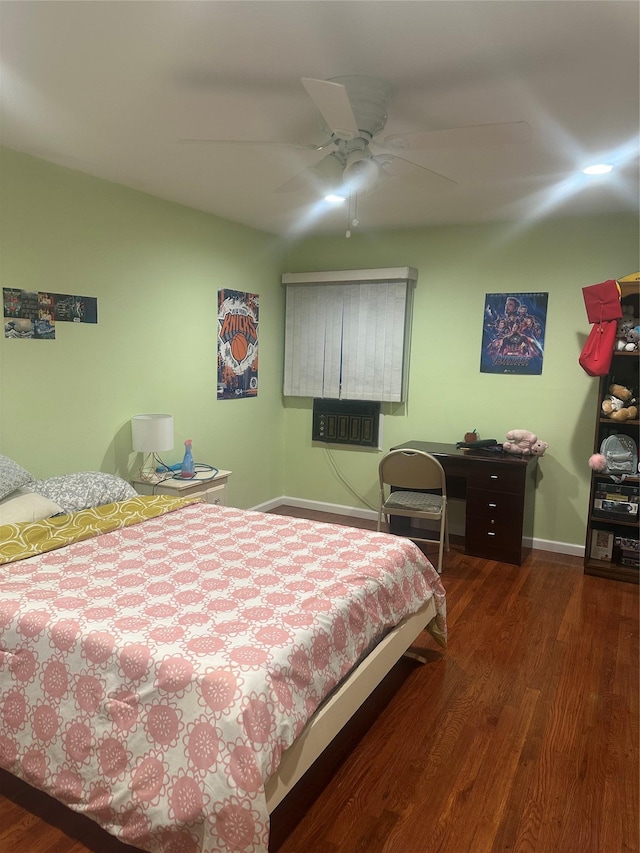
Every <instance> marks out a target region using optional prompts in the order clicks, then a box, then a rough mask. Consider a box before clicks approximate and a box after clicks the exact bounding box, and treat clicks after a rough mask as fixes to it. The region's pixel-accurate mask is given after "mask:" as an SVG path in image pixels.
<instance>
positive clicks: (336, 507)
mask: <svg viewBox="0 0 640 853" xmlns="http://www.w3.org/2000/svg"><path fill="white" fill-rule="evenodd" d="M278 506H295V507H298V508H299V509H310V510H314V511H315V512H331V513H333V514H334V515H351V516H353V517H354V518H367V519H369V520H373V521H377V518H378V513H377V512H375V511H374V510H372V509H361V508H358V507H353V506H343V505H342V504H329V503H323V502H322V501H308V500H304V499H303V498H291V497H288V496H287V495H283V496H282V497H279V498H273V500H270V501H265V502H264V503H261V504H258V506H254V507H251V509H254V510H257V511H259V512H267V511H268V510H270V509H275V508H276V507H278ZM450 532H451V533H452V534H453V535H454V536H456V535H458V536H462V535H464V530H463V529H462V528H461V529H459V530H456V529H454V527H453V526H452V527H451V530H450ZM524 542H525V545H526V546H527V547H529V548H535V549H536V550H538V551H551V552H553V553H554V554H569V555H571V556H574V557H584V545H575V544H573V543H571V542H554V541H552V540H550V539H525V540H524Z"/></svg>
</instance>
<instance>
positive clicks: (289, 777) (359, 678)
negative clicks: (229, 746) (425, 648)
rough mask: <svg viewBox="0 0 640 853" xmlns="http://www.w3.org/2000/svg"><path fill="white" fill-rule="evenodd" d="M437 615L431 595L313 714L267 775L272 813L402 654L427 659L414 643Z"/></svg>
mask: <svg viewBox="0 0 640 853" xmlns="http://www.w3.org/2000/svg"><path fill="white" fill-rule="evenodd" d="M435 615H436V604H435V598H434V597H433V596H432V597H431V598H430V599H429V601H427V602H426V604H424V605H423V606H422V607H421V608H420V610H418V611H417V613H414V614H413V615H411V616H407V617H406V618H405V619H403V621H402V622H400V624H399V625H397V626H396V627H395V628H393V629H392V630H391V631H390V632H389V633H388V634H387V635H386V636H385V637H384V639H383V640H381V642H380V643H378V645H377V646H376V647H375V648H374V649H373V651H372V652H370V654H369V655H367V657H366V658H364V660H362V661H361V662H360V664H359V665H358V667H357V668H356V669H355V670H353V672H352V673H351V674H350V675H349V676H347V678H346V679H345V680H344V681H343V682H342V684H341V685H340V687H339V688H338V689H337V690H336V691H335V692H334V693H333V694H332V695H331V697H330V698H329V699H328V700H327V701H326V702H325V703H324V704H323V705H322V706H321V707H320V709H319V710H318V711H317V712H316V713H315V714H314V715H313V717H312V718H311V719H310V720H309V722H308V723H307V725H306V726H305V727H304V729H303V730H302V732H301V733H300V735H299V736H298V737H297V738H296V739H295V741H294V742H293V743H292V744H291V746H290V747H289V748H288V749H287V750H286V751H285V752H284V753H283V754H282V759H281V761H280V765H279V767H278V769H277V771H276V772H275V773H274V774H273V776H270V777H269V779H267V782H266V784H265V793H266V797H267V808H268V810H269V813H272V812H273V811H274V809H275V808H276V806H278V805H279V803H280V802H282V800H283V799H284V798H285V797H286V796H287V794H288V793H289V792H290V791H291V790H292V789H293V787H294V786H295V784H296V783H297V782H298V781H299V780H300V779H301V778H302V776H303V775H304V774H305V773H306V771H307V770H308V769H309V768H310V767H311V765H312V764H313V762H314V761H315V760H316V758H318V757H319V756H320V755H321V753H322V752H323V751H324V750H325V748H326V747H327V746H328V745H329V744H330V743H331V741H332V740H333V739H334V738H335V736H336V735H337V734H338V732H339V731H340V730H341V729H342V727H343V726H344V725H345V723H347V722H348V720H350V719H351V717H352V716H353V715H354V714H355V712H356V711H357V710H358V708H360V706H361V705H362V703H363V702H364V701H365V699H367V697H368V696H369V695H370V694H371V693H372V692H373V691H374V690H375V688H376V687H377V686H378V684H380V682H381V681H382V680H383V679H384V677H385V676H386V675H387V674H388V673H389V671H390V669H391V668H392V667H393V666H394V664H396V663H397V662H398V661H399V660H400V658H401V657H403V655H407V654H408V655H410V656H411V657H413V658H415V659H417V660H421V661H423V662H424V658H423V657H421V656H420V654H419V653H414V652H413V651H412V650H411V644H412V643H413V642H414V640H415V639H416V638H417V637H418V636H419V635H420V634H421V633H422V631H424V629H425V628H426V627H427V625H428V624H429V623H430V622H431V620H432V619H433V618H434V617H435Z"/></svg>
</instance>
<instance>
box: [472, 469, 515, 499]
mask: <svg viewBox="0 0 640 853" xmlns="http://www.w3.org/2000/svg"><path fill="white" fill-rule="evenodd" d="M483 468H484V466H483ZM525 473H526V469H525V468H524V467H520V466H518V467H517V468H509V467H507V466H506V465H503V466H502V467H500V466H495V467H492V468H491V469H490V470H483V469H482V468H479V467H477V468H476V469H475V470H474V471H471V472H470V473H469V477H468V478H467V488H468V489H489V490H490V491H492V492H509V493H510V494H518V493H524V484H525Z"/></svg>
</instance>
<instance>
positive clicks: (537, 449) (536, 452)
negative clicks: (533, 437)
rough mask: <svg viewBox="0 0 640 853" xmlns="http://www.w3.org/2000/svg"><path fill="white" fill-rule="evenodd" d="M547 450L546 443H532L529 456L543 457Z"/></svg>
mask: <svg viewBox="0 0 640 853" xmlns="http://www.w3.org/2000/svg"><path fill="white" fill-rule="evenodd" d="M548 449H549V445H548V444H547V442H546V441H540V439H538V441H536V442H534V443H533V444H532V445H531V455H532V456H544V454H545V451H546V450H548Z"/></svg>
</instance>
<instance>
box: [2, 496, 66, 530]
mask: <svg viewBox="0 0 640 853" xmlns="http://www.w3.org/2000/svg"><path fill="white" fill-rule="evenodd" d="M59 512H62V508H61V507H60V506H58V504H57V503H54V502H53V501H50V500H49V498H44V497H43V496H42V495H38V494H36V493H35V492H30V491H28V490H27V489H16V490H15V491H14V492H12V494H10V495H9V497H7V498H3V499H2V500H0V525H2V524H19V523H20V522H21V521H39V520H40V519H41V518H49V516H51V515H57V514H58V513H59Z"/></svg>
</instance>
